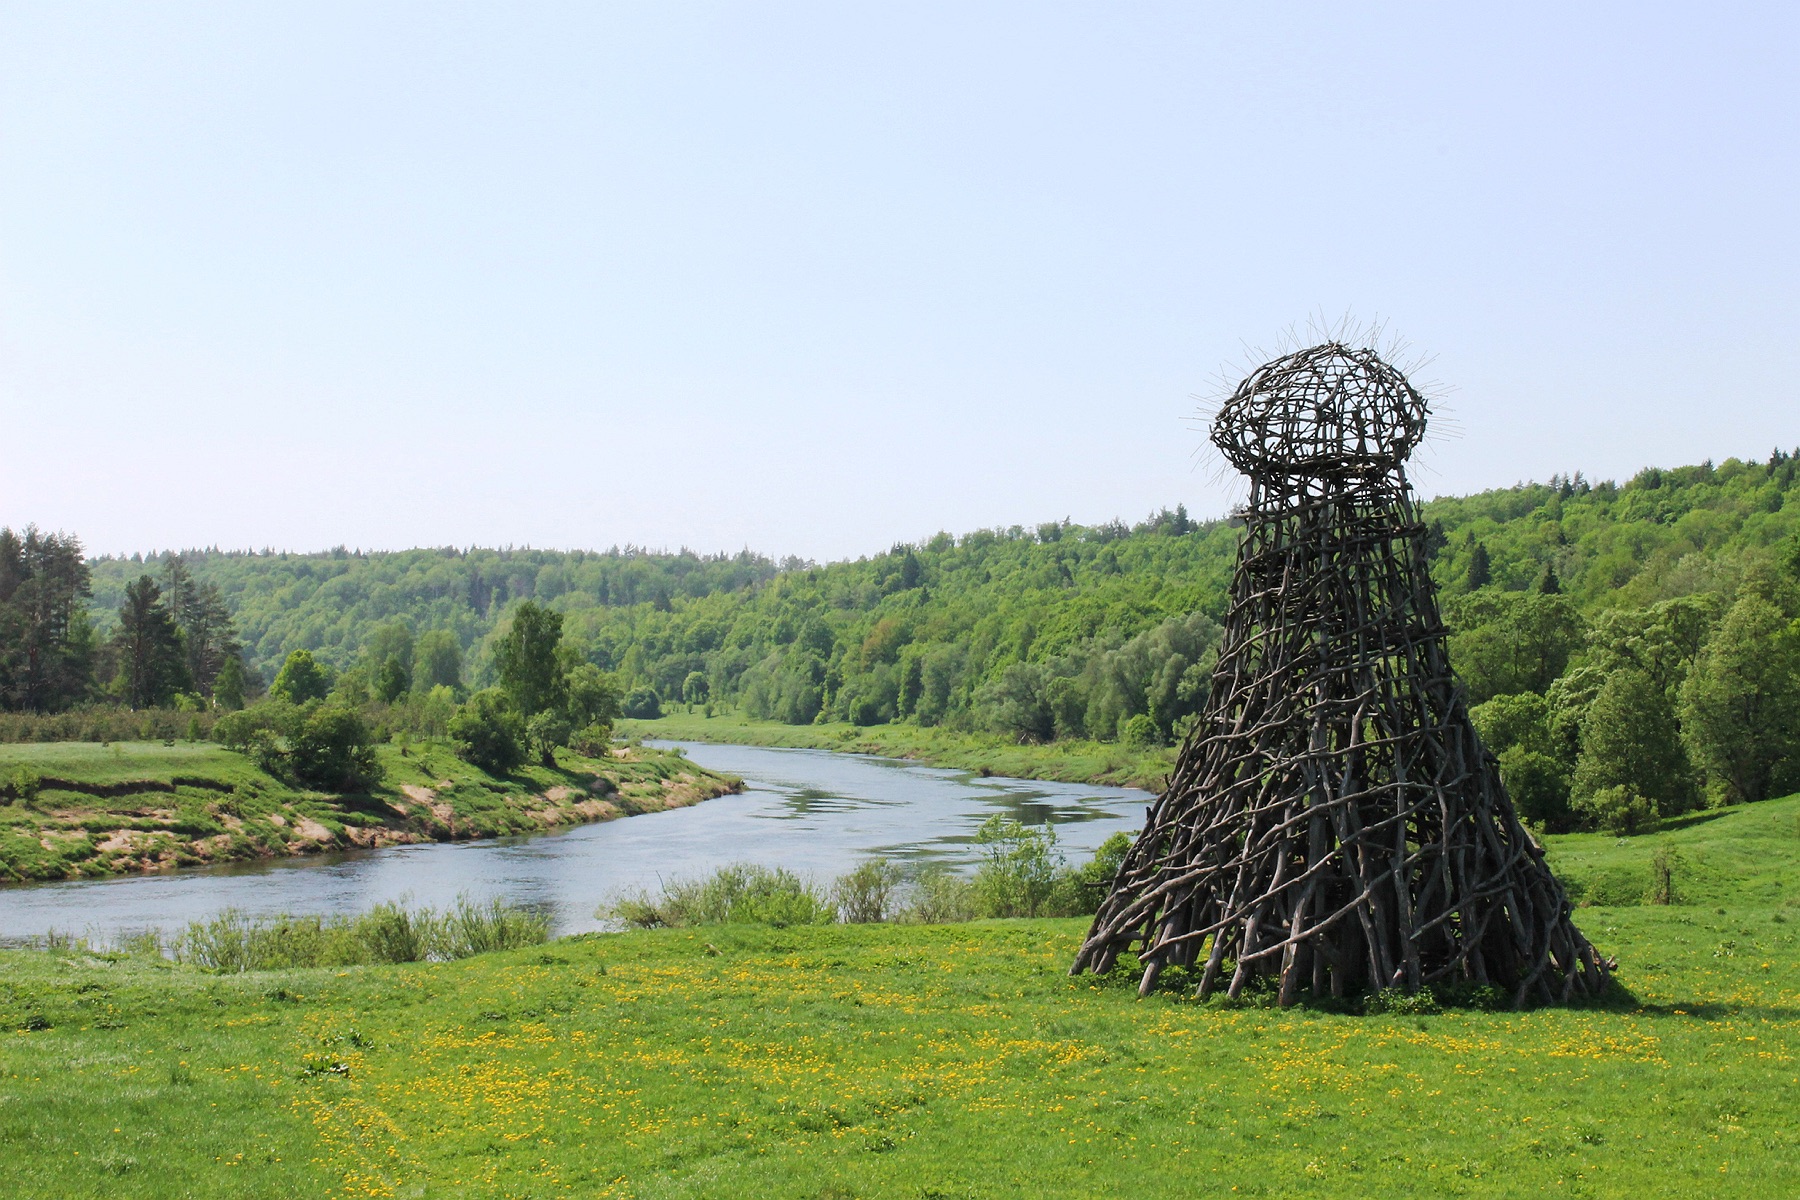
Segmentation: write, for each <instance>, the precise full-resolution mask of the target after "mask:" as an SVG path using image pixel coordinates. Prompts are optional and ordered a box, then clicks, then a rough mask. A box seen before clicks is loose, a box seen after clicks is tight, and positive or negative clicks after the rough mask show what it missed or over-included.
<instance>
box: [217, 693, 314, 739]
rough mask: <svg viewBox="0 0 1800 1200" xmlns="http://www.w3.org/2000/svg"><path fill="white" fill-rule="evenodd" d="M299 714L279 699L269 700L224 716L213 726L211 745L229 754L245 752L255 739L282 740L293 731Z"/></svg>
mask: <svg viewBox="0 0 1800 1200" xmlns="http://www.w3.org/2000/svg"><path fill="white" fill-rule="evenodd" d="M298 713H299V710H298V709H296V708H295V707H294V706H293V705H292V704H289V703H288V702H287V701H285V700H282V699H280V698H279V697H271V698H270V699H267V700H264V701H262V702H261V703H260V704H253V705H251V706H250V707H249V708H243V709H239V710H238V711H236V712H230V713H226V714H225V715H224V716H222V717H220V718H219V719H218V721H217V722H216V723H215V724H214V725H213V730H212V736H213V741H215V742H217V743H219V745H221V746H224V747H226V748H227V749H230V750H242V751H246V752H248V750H249V747H250V745H251V743H252V741H253V740H254V739H255V738H256V735H257V734H259V733H261V734H269V735H271V736H272V737H276V738H280V737H285V736H286V735H287V733H288V732H289V731H290V730H292V729H293V728H294V724H295V720H296V717H297V715H298Z"/></svg>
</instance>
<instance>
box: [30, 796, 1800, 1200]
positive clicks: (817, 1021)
mask: <svg viewBox="0 0 1800 1200" xmlns="http://www.w3.org/2000/svg"><path fill="white" fill-rule="evenodd" d="M1796 822H1800V797H1795V798H1790V799H1788V800H1784V801H1779V802H1773V803H1770V804H1767V805H1761V806H1757V807H1755V808H1751V809H1746V810H1737V811H1731V812H1727V813H1725V814H1723V815H1721V816H1718V817H1716V818H1714V819H1712V820H1707V821H1699V822H1694V823H1691V824H1689V825H1687V826H1686V827H1685V828H1681V829H1678V830H1674V831H1671V832H1669V833H1666V834H1662V835H1658V836H1655V837H1650V838H1641V839H1633V840H1631V841H1630V842H1628V843H1627V844H1625V845H1619V844H1618V843H1617V842H1616V841H1608V842H1606V843H1605V844H1601V843H1600V842H1599V841H1598V840H1597V839H1593V838H1566V839H1555V840H1553V845H1552V849H1553V853H1554V855H1555V856H1556V859H1557V861H1558V862H1559V863H1562V864H1564V865H1565V869H1566V870H1567V871H1568V872H1569V873H1570V878H1571V879H1572V880H1573V881H1575V882H1576V883H1577V884H1578V885H1582V884H1585V885H1586V886H1588V887H1589V888H1590V891H1591V889H1592V887H1593V885H1594V881H1595V880H1598V879H1600V878H1602V877H1604V876H1607V875H1608V874H1609V873H1614V872H1625V873H1629V872H1630V871H1631V870H1633V869H1635V866H1636V865H1637V864H1639V862H1640V860H1641V861H1642V862H1644V863H1647V862H1648V860H1649V858H1650V856H1651V855H1653V854H1654V852H1655V850H1656V849H1657V848H1658V847H1659V846H1661V845H1662V844H1663V843H1665V842H1667V843H1670V844H1675V845H1677V846H1679V847H1680V848H1682V850H1683V853H1685V854H1688V855H1689V856H1691V858H1692V859H1693V860H1695V861H1700V862H1706V863H1709V864H1713V866H1711V867H1709V868H1708V870H1710V871H1712V872H1713V874H1705V873H1702V872H1699V871H1696V873H1695V875H1694V878H1693V884H1692V886H1693V888H1694V889H1695V892H1696V894H1698V893H1699V892H1701V891H1702V890H1703V889H1711V890H1708V891H1707V893H1706V894H1707V900H1706V902H1705V903H1704V904H1703V905H1674V906H1666V907H1664V906H1647V905H1640V904H1629V905H1620V906H1590V907H1585V908H1583V909H1581V910H1580V912H1579V914H1578V919H1579V921H1580V923H1581V924H1582V926H1583V928H1584V929H1585V930H1586V932H1587V933H1588V934H1589V935H1590V936H1591V937H1592V938H1593V939H1594V940H1595V942H1596V943H1597V944H1598V945H1599V946H1600V947H1601V948H1602V949H1603V950H1604V951H1605V952H1606V953H1609V954H1615V955H1617V956H1618V957H1619V959H1620V962H1621V979H1622V981H1623V983H1624V984H1625V985H1626V987H1628V988H1629V989H1630V991H1631V992H1632V993H1633V995H1632V996H1631V997H1630V998H1628V999H1624V1000H1622V1001H1620V1002H1619V1003H1617V1004H1615V1005H1613V1006H1611V1007H1603V1008H1585V1009H1546V1010H1541V1011H1536V1012H1529V1013H1487V1012H1478V1011H1469V1010H1460V1011H1458V1010H1452V1011H1447V1012H1444V1013H1440V1014H1437V1015H1431V1016H1398V1015H1380V1016H1348V1015H1339V1014H1332V1013H1325V1012H1317V1011H1309V1010H1305V1009H1294V1010H1289V1011H1287V1012H1282V1011H1280V1010H1275V1009H1266V1008H1254V1007H1245V1008H1230V1007H1220V1006H1216V1005H1201V1004H1196V1003H1194V1002H1192V1001H1189V1000H1185V999H1183V998H1181V997H1178V996H1174V995H1169V994H1158V995H1155V996H1152V997H1150V998H1149V999H1146V1000H1139V999H1138V998H1137V997H1136V995H1135V991H1134V989H1133V988H1132V987H1131V986H1130V982H1128V981H1124V980H1120V981H1117V982H1114V981H1107V982H1104V983H1102V982H1096V981H1095V980H1093V979H1091V978H1083V979H1078V980H1072V979H1070V978H1068V977H1067V976H1066V975H1065V974H1064V973H1063V972H1064V969H1065V968H1066V966H1067V964H1068V962H1069V960H1070V957H1071V956H1072V954H1073V953H1074V949H1075V946H1076V943H1077V941H1078V939H1079V937H1080V935H1081V934H1082V932H1083V930H1084V923H1083V922H1082V921H1080V920H1072V921H1071V920H1041V921H996V922H984V923H976V924H971V925H956V926H936V927H920V926H896V925H884V926H850V927H846V926H833V927H821V928H790V929H782V930H775V929H768V928H763V927H759V926H725V927H717V928H707V929H701V930H692V931H688V930H665V931H656V932H647V933H625V934H615V935H590V936H583V937H577V938H569V939H565V940H563V941H560V942H554V943H551V944H549V945H547V946H539V947H531V948H527V949H523V950H515V951H508V952H504V953H499V954H491V955H484V956H480V957H477V958H473V959H467V960H464V961H461V962H453V963H434V964H414V965H407V966H382V967H375V966H369V967H353V968H349V969H345V970H331V969H313V970H294V971H275V972H261V973H250V974H243V975H213V974H207V973H204V972H201V971H198V970H195V969H193V968H187V967H175V966H171V965H168V964H166V963H163V962H161V961H158V960H152V959H144V958H130V957H122V956H105V955H92V954H84V953H76V952H68V951H64V952H56V953H51V952H42V951H38V952H29V951H17V952H8V953H4V954H0V1028H3V1029H5V1030H6V1031H7V1032H5V1033H4V1035H0V1036H3V1037H4V1040H3V1041H0V1178H6V1179H8V1180H22V1181H25V1184H26V1186H25V1188H24V1194H30V1195H46V1196H49V1195H54V1196H100V1195H105V1196H109V1197H131V1196H176V1195H180V1196H293V1195H308V1196H328V1195H329V1196H361V1195H393V1196H496V1197H498V1196H508V1197H527V1196H530V1197H552V1196H584V1197H586V1196H633V1197H643V1198H652V1197H686V1196H694V1197H699V1196H706V1197H715V1196H716V1197H736V1196H742V1195H754V1196H760V1197H771V1198H778V1197H793V1198H796V1200H821V1198H838V1197H869V1198H877V1197H881V1198H887V1197H893V1198H901V1197H905V1198H907V1200H916V1198H921V1197H952V1196H954V1197H962V1196H972V1197H990V1196H992V1197H1004V1196H1029V1197H1041V1196H1045V1195H1053V1196H1058V1197H1061V1196H1094V1197H1115V1196H1140V1195H1171V1196H1189V1195H1195V1196H1212V1195H1220V1196H1231V1195H1262V1196H1297V1197H1363V1196H1382V1197H1440V1196H1456V1195H1465V1196H1481V1197H1490V1196H1498V1197H1510V1196H1538V1195H1558V1196H1592V1197H1615V1196H1641V1197H1655V1196H1670V1195H1692V1196H1708V1197H1712V1196H1730V1197H1738V1196H1743V1197H1764V1196H1766V1197H1790V1196H1794V1195H1800V1127H1797V1126H1796V1125H1795V1122H1794V1121H1793V1113H1794V1111H1795V1110H1796V1106H1797V1105H1800V955H1797V954H1796V932H1800V903H1797V902H1796V897H1795V896H1794V895H1793V894H1790V893H1789V891H1788V889H1789V888H1790V887H1791V886H1792V885H1793V884H1794V882H1795V876H1796V868H1795V867H1794V865H1793V860H1794V857H1795V856H1794V854H1793V852H1792V848H1789V849H1787V850H1786V851H1785V852H1784V853H1777V852H1778V850H1780V848H1781V847H1782V846H1783V845H1784V843H1782V841H1781V839H1782V838H1783V837H1784V836H1789V835H1788V834H1787V833H1784V830H1786V831H1796V830H1800V825H1797V824H1796ZM1793 844H1794V843H1788V845H1789V846H1790V847H1791V846H1792V845H1793ZM1738 861H1742V862H1744V863H1747V864H1749V866H1750V868H1751V869H1750V870H1749V871H1747V872H1746V874H1745V876H1744V878H1743V880H1742V883H1741V886H1737V887H1733V886H1732V885H1730V884H1729V883H1728V882H1726V881H1727V879H1728V875H1729V872H1730V870H1731V869H1732V867H1731V864H1732V863H1734V862H1738ZM1646 869H1647V868H1646ZM1707 881H1711V882H1707ZM1678 886H1679V881H1678ZM1234 1189H1235V1190H1234Z"/></svg>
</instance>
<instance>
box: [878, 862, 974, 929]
mask: <svg viewBox="0 0 1800 1200" xmlns="http://www.w3.org/2000/svg"><path fill="white" fill-rule="evenodd" d="M897 916H898V918H899V919H900V920H902V921H906V922H908V923H910V924H914V925H949V924H953V923H955V922H957V921H972V920H974V919H975V885H974V883H973V882H971V881H970V880H968V879H966V878H964V877H963V876H961V875H958V874H956V873H955V872H954V871H952V870H951V869H950V868H949V867H946V866H944V865H942V864H941V863H931V864H929V865H927V866H924V867H921V868H920V869H919V871H918V873H917V874H916V875H914V876H913V881H912V885H911V887H909V888H908V889H907V892H906V903H905V904H904V905H903V906H902V907H901V909H900V911H899V913H898V914H897Z"/></svg>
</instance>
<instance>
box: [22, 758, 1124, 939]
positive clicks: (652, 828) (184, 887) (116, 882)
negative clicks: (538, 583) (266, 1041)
mask: <svg viewBox="0 0 1800 1200" xmlns="http://www.w3.org/2000/svg"><path fill="white" fill-rule="evenodd" d="M655 744H657V745H670V746H679V747H680V748H681V749H682V751H683V752H684V753H686V754H687V755H688V757H689V758H691V759H692V760H693V761H694V762H696V763H698V764H700V765H701V766H703V767H708V768H711V769H712V770H715V771H721V772H724V773H726V774H730V775H737V776H740V777H742V779H743V780H744V785H745V787H744V791H743V792H742V793H741V794H738V795H733V796H722V797H720V798H718V799H716V800H708V801H706V802H705V803H702V804H698V805H695V806H694V807H692V808H681V809H675V810H673V811H670V812H661V813H650V814H647V815H645V816H641V817H627V818H623V819H621V820H615V821H607V822H604V823H602V824H598V825H581V826H577V827H575V828H572V829H565V830H560V831H557V832H553V833H543V834H536V835H533V836H530V837H515V838H498V839H492V840H487V841H475V842H439V843H430V844H426V845H419V846H396V847H393V848H390V849H386V850H368V851H358V852H354V853H349V854H334V855H314V856H308V857H301V858H287V859H278V860H273V861H269V862H259V863H252V864H238V865H233V866H225V867H210V868H201V869H195V870H184V871H170V872H166V873H163V874H157V875H133V876H125V877H121V878H115V879H92V880H80V881H71V882H66V883H36V884H18V885H13V886H9V887H4V888H0V943H13V944H17V943H18V942H20V941H22V940H24V939H28V938H34V937H41V936H42V935H44V934H46V933H49V932H51V931H56V932H60V933H68V934H80V935H84V936H87V937H89V938H91V939H96V940H99V941H102V942H110V941H113V940H115V939H117V938H118V937H120V936H121V935H125V934H130V933H135V932H139V931H142V930H144V929H147V928H152V927H156V928H161V929H163V930H165V931H170V932H173V931H175V930H178V929H180V928H182V927H184V926H185V925H186V924H187V923H188V922H189V921H193V920H201V919H205V918H208V917H211V916H213V915H215V914H217V913H218V912H220V911H222V910H224V909H227V908H236V909H241V910H243V911H246V912H251V913H277V912H287V913H306V914H313V913H317V914H333V913H346V912H359V911H362V910H364V909H367V908H368V907H369V906H371V905H373V904H377V903H380V902H381V901H384V900H401V899H406V898H410V899H411V900H412V901H414V902H416V903H419V904H428V905H432V906H434V907H443V906H444V905H446V904H448V903H450V902H451V901H453V900H454V899H455V898H456V896H457V894H458V893H465V892H466V893H468V894H469V895H471V896H473V897H475V898H477V899H485V898H487V897H490V896H501V897H503V898H505V899H507V900H509V901H512V902H513V903H516V904H522V905H526V906H528V907H531V908H534V909H538V910H540V911H544V912H547V913H548V914H549V915H550V918H551V921H552V926H553V928H554V930H555V932H556V933H557V934H559V935H560V934H569V933H580V932H584V931H587V930H593V929H599V928H602V927H603V922H602V921H601V920H600V918H598V917H597V916H596V915H595V910H596V909H597V908H598V907H599V906H600V905H601V904H603V903H605V902H606V901H607V900H609V899H610V898H612V897H613V896H616V895H618V894H620V893H622V892H631V891H634V890H637V889H640V888H642V889H649V890H652V891H654V890H655V889H656V887H657V886H658V883H659V881H660V880H664V879H671V878H676V877H688V878H691V877H693V876H697V875H703V874H705V873H707V872H709V871H711V870H712V869H714V868H715V867H719V866H723V865H725V864H726V863H731V862H756V863H762V864H765V865H768V866H782V867H787V868H788V869H790V870H793V871H796V872H799V873H800V874H802V875H807V876H811V877H812V878H814V879H816V880H819V881H820V882H828V881H829V880H830V879H831V878H833V877H834V876H836V875H838V874H840V873H842V872H844V871H846V870H848V869H849V868H850V867H852V866H854V865H855V863H856V862H857V861H858V860H860V859H863V858H866V857H868V856H870V855H874V854H883V855H887V856H889V857H891V858H894V859H897V860H900V861H902V862H907V863H914V864H917V863H922V862H928V861H935V862H941V863H944V864H946V865H948V866H951V867H954V868H958V869H968V868H970V867H972V866H973V865H974V863H975V862H976V861H977V859H978V857H979V848H978V847H977V846H976V845H975V844H974V834H975V830H976V828H977V827H978V826H980V824H981V823H982V822H983V821H985V820H986V819H987V818H988V817H990V816H992V815H994V814H995V813H1002V814H1005V815H1007V816H1010V817H1014V818H1016V819H1018V820H1020V821H1022V822H1024V823H1026V824H1028V825H1042V824H1046V823H1048V824H1051V825H1053V826H1055V828H1056V832H1057V841H1058V846H1059V847H1060V848H1061V849H1062V850H1063V851H1064V853H1065V854H1066V855H1067V856H1068V858H1069V860H1070V861H1071V862H1079V861H1081V860H1082V859H1084V858H1086V857H1087V856H1088V855H1090V854H1091V853H1092V852H1093V850H1094V848H1095V847H1096V846H1098V845H1099V844H1100V843H1101V842H1103V841H1105V840H1106V838H1107V837H1109V836H1110V835H1112V834H1113V833H1116V832H1118V831H1120V830H1136V829H1138V828H1139V827H1140V826H1141V825H1142V824H1143V818H1144V806H1145V805H1146V804H1148V803H1149V802H1150V800H1151V796H1150V794H1149V793H1147V792H1142V791H1138V790H1136V789H1134V788H1115V787H1094V786H1090V785H1086V784H1078V783H1047V782H1044V781H1041V780H1027V779H1006V778H1001V777H998V776H995V777H987V778H983V777H981V776H979V775H974V774H971V773H969V772H966V771H954V770H945V769H941V768H935V767H923V766H919V765H918V764H916V763H908V762H901V761H897V760H894V759H885V758H872V757H869V756H866V755H859V754H839V753H835V752H832V751H827V750H777V749H770V748H767V747H761V746H725V745H715V744H712V743H702V742H679V743H675V742H663V743H655Z"/></svg>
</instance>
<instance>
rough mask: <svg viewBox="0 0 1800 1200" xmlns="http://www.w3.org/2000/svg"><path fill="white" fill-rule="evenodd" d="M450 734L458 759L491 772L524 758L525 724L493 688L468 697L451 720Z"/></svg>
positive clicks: (507, 768) (501, 771)
mask: <svg viewBox="0 0 1800 1200" xmlns="http://www.w3.org/2000/svg"><path fill="white" fill-rule="evenodd" d="M449 734H450V739H451V741H452V743H454V745H455V748H456V756H457V757H458V758H460V759H462V760H463V761H464V762H470V763H474V764H475V765H476V766H478V767H480V768H481V769H482V770H484V771H487V772H490V773H492V774H496V775H502V774H505V773H506V772H508V771H511V770H512V769H513V768H515V767H517V766H518V765H519V764H520V763H522V762H524V761H525V723H524V722H523V721H522V720H520V719H519V714H518V713H516V712H514V711H513V709H512V706H511V705H509V704H508V703H507V702H506V697H505V696H503V695H502V694H501V693H500V692H498V691H496V690H494V689H493V688H489V689H488V690H486V691H482V692H476V693H475V694H474V695H473V696H470V697H469V700H468V703H466V704H464V705H463V706H462V707H461V708H459V709H458V710H457V712H456V715H455V716H454V717H452V718H451V719H450V726H449Z"/></svg>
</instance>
